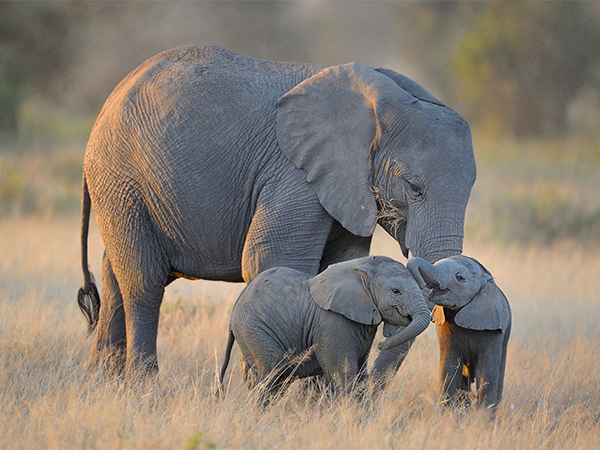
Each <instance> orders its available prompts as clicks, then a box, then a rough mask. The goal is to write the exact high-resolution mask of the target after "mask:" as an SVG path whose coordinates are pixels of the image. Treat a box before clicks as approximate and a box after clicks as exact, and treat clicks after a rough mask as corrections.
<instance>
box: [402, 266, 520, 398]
mask: <svg viewBox="0 0 600 450" xmlns="http://www.w3.org/2000/svg"><path fill="white" fill-rule="evenodd" d="M408 268H409V270H410V271H411V273H412V274H413V276H414V277H415V279H416V280H417V282H418V283H419V286H421V287H422V288H424V289H425V288H428V289H429V290H430V292H429V295H427V296H426V299H427V301H428V302H430V303H433V304H435V306H434V308H433V314H432V317H433V322H435V324H436V325H437V326H436V328H437V334H438V339H439V343H440V370H441V379H442V380H441V381H442V398H443V400H444V401H447V400H456V399H458V398H460V397H461V394H465V393H466V392H468V391H469V390H470V386H471V384H472V383H473V382H474V381H475V382H476V386H477V392H478V397H477V403H479V404H485V406H488V407H489V406H495V405H497V404H498V403H499V402H500V400H502V389H503V386H504V370H505V367H506V347H507V344H508V338H509V336H510V328H511V312H510V306H509V304H508V300H507V299H506V297H505V296H504V294H503V293H502V291H501V290H500V289H499V288H498V286H496V283H495V282H494V278H493V277H492V275H491V274H490V272H489V271H488V270H487V269H486V268H485V267H483V266H482V265H481V264H480V263H479V262H478V261H476V260H475V259H473V258H468V257H466V256H453V257H450V258H446V259H442V260H441V261H438V262H437V263H435V264H434V265H432V264H429V263H428V262H427V261H425V260H424V259H421V258H413V259H411V260H410V261H409V262H408Z"/></svg>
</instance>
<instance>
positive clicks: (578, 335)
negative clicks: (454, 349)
mask: <svg viewBox="0 0 600 450" xmlns="http://www.w3.org/2000/svg"><path fill="white" fill-rule="evenodd" d="M71 148H74V147H71ZM82 148H83V147H81V149H82ZM476 148H477V149H478V150H477V151H478V164H479V178H478V181H477V183H476V185H475V188H474V191H473V196H472V202H471V203H470V205H469V209H468V212H467V236H466V240H465V253H466V254H468V255H470V256H474V257H476V258H477V259H479V260H480V261H481V262H482V263H483V264H484V265H485V266H486V267H487V268H488V269H489V270H490V271H491V272H492V273H493V274H494V276H495V278H496V281H497V283H498V285H499V286H500V288H501V289H502V290H503V291H504V292H505V294H506V295H507V297H508V299H509V301H510V303H511V306H512V310H513V331H512V337H511V341H510V343H509V349H508V363H507V373H506V380H505V391H504V400H503V402H502V403H501V405H500V406H499V408H498V413H497V417H496V420H495V421H491V420H489V417H488V416H487V414H486V412H485V411H482V410H477V409H475V410H474V409H457V410H450V409H444V408H442V407H440V406H439V405H438V404H437V385H438V374H437V370H438V357H439V355H438V345H437V338H436V336H435V330H434V329H433V326H430V327H429V329H428V330H427V331H426V332H425V333H424V334H422V335H421V336H419V338H418V339H417V341H416V343H415V345H414V346H413V349H412V350H411V352H410V354H409V356H408V357H407V359H406V361H405V362H404V364H403V365H402V367H401V369H400V371H399V372H398V374H396V376H394V377H393V378H392V379H391V380H390V383H389V385H388V387H387V389H386V390H385V391H384V392H383V393H382V394H381V395H379V396H376V397H375V396H373V397H369V398H368V401H364V402H356V401H351V400H349V399H345V398H340V399H337V400H334V401H332V400H331V399H330V398H328V397H325V396H323V395H322V394H320V393H319V392H317V391H314V390H313V389H312V388H311V387H310V386H309V385H307V384H306V383H302V382H296V383H294V384H292V386H291V387H290V389H289V390H288V391H287V392H286V393H285V394H284V396H283V397H282V398H281V399H280V400H279V401H277V402H276V403H275V404H273V405H272V406H271V407H269V408H268V409H266V410H263V409H261V408H260V407H259V406H258V405H257V395H256V393H255V392H252V391H248V390H247V389H246V388H245V387H244V385H243V383H242V381H241V374H240V367H239V364H238V362H237V360H238V358H239V350H238V349H237V347H234V355H233V356H234V358H233V360H232V363H231V364H230V369H229V371H228V376H227V379H226V381H227V393H226V396H225V398H224V399H223V400H217V399H216V398H215V396H214V387H215V381H216V380H215V377H216V371H217V368H218V366H219V365H220V362H221V359H222V357H223V352H224V348H225V342H226V338H227V325H228V319H229V314H230V311H231V308H232V306H233V303H234V302H235V299H236V298H237V295H238V294H239V292H240V291H241V289H242V288H243V286H242V285H240V284H231V283H218V282H205V281H197V282H189V281H185V280H180V281H177V282H175V283H173V284H172V285H171V286H169V287H168V288H167V292H166V295H165V300H164V302H163V306H162V309H161V317H160V326H159V339H158V352H159V362H160V367H161V370H160V375H159V377H158V379H157V380H151V381H146V382H132V381H131V380H126V379H123V378H119V377H109V378H107V377H105V376H104V375H103V374H101V373H97V372H95V371H93V370H91V371H88V370H86V369H85V368H84V363H85V360H86V357H87V354H88V352H89V349H90V347H91V344H92V338H91V337H86V324H85V320H84V319H83V317H82V316H81V314H80V313H79V311H78V310H77V307H76V301H75V296H76V292H77V289H78V287H79V286H80V284H81V274H80V261H79V219H78V217H77V215H76V214H73V213H72V211H75V210H76V209H77V207H76V204H77V203H78V201H79V199H78V195H79V194H78V187H77V185H78V184H79V180H77V181H65V183H66V184H61V183H62V182H61V181H60V179H61V177H63V176H65V174H67V175H66V176H67V180H70V179H71V178H69V177H72V178H77V176H78V173H77V174H76V175H77V176H75V175H73V174H75V172H76V171H77V170H80V169H77V168H76V165H75V161H76V160H80V157H81V155H80V154H78V153H77V152H78V151H76V150H74V149H73V150H66V151H63V150H61V149H56V150H55V151H53V152H50V153H40V152H33V153H29V154H27V153H26V154H17V153H10V152H8V153H6V152H4V153H3V158H4V159H3V161H4V164H5V162H6V161H10V164H12V165H11V166H10V167H11V169H10V170H15V171H20V173H21V174H22V176H23V177H24V178H25V179H26V180H28V181H27V182H26V183H25V185H27V186H28V185H29V180H31V181H32V182H33V183H34V184H33V187H31V189H32V190H33V192H34V197H35V198H36V202H37V203H36V205H37V206H36V207H35V208H33V209H32V210H30V212H27V211H25V210H22V209H19V208H16V209H15V208H13V209H10V208H9V209H7V210H6V211H8V212H5V214H4V216H3V217H0V448H34V449H35V448H44V449H45V448H50V449H52V448H57V449H63V448H184V449H207V448H290V449H294V448H302V449H304V448H317V449H330V448H331V449H338V448H347V449H364V448H427V449H455V448H456V449H459V448H460V449H464V448H469V449H479V448H481V449H506V448H542V449H559V448H560V449H563V448H576V449H596V448H600V362H599V357H598V355H600V313H599V312H598V311H599V310H600V295H599V294H598V293H599V292H600V277H598V274H599V273H600V246H598V245H597V239H596V238H595V235H592V236H591V237H590V236H589V235H585V236H584V235H582V234H577V233H562V234H560V233H559V234H556V235H552V234H551V233H548V230H547V229H546V228H547V226H549V225H547V223H546V222H544V221H542V222H541V223H540V224H539V226H538V225H537V224H536V223H533V225H532V223H527V224H525V225H522V217H521V216H519V208H521V207H522V206H521V204H522V203H523V200H524V199H529V200H531V201H532V202H533V203H534V207H535V208H537V209H540V211H542V210H543V208H542V206H543V204H544V202H546V201H548V202H549V203H548V204H550V205H552V201H550V200H548V199H547V198H545V197H544V195H546V194H544V192H545V191H544V190H543V189H538V188H537V187H536V186H537V184H538V183H548V186H553V188H554V189H556V192H557V194H556V195H557V196H558V197H559V198H562V199H564V201H565V202H567V204H568V207H569V208H573V211H575V212H576V214H575V215H581V214H584V215H585V214H588V213H590V214H594V211H596V210H597V209H600V206H599V203H600V200H599V199H598V198H597V194H596V193H597V192H598V190H596V189H597V187H598V183H600V181H599V179H598V175H597V173H600V171H597V169H598V167H599V166H600V164H598V161H596V159H595V158H596V156H594V154H593V152H592V151H589V152H584V153H581V155H583V156H582V157H581V158H580V157H575V156H573V155H572V154H571V155H570V153H569V152H571V153H572V152H573V150H570V147H569V146H568V145H567V144H564V143H563V144H560V145H559V146H558V148H559V150H556V151H555V154H554V156H553V155H552V152H549V153H544V151H542V148H540V147H539V146H537V144H535V145H534V144H527V145H525V146H521V147H520V148H517V149H515V147H514V146H508V147H506V148H500V150H498V151H501V152H502V154H499V153H495V151H494V147H493V146H489V147H486V146H485V143H483V144H482V145H477V143H476ZM561 149H562V150H561ZM79 152H81V150H79ZM31 155H33V156H31ZM540 155H541V156H540ZM30 157H31V159H30ZM36 158H37V159H36ZM585 158H587V159H585ZM44 161H45V163H44ZM0 162H1V161H0ZM4 167H5V168H6V166H4ZM52 167H54V168H55V169H54V171H52V170H47V169H48V168H52ZM2 170H5V169H2ZM36 173H39V176H36ZM68 174H70V175H68ZM6 183H7V181H6V180H5V179H4V178H2V179H1V180H0V185H2V186H5V184H6ZM35 183H38V184H35ZM44 186H46V187H47V188H46V191H47V192H45V190H44ZM60 186H63V187H62V188H60V189H63V188H64V189H65V190H64V191H60V189H59V187H60ZM65 186H68V187H65ZM0 187H1V186H0ZM57 190H59V191H60V192H63V194H61V195H64V198H65V199H67V200H68V202H72V204H74V205H75V206H73V207H72V208H71V207H69V208H66V209H60V208H57V207H55V206H52V205H54V203H53V201H52V200H48V199H52V198H53V197H52V196H53V195H57V194H56V192H57ZM515 192H522V196H521V197H520V196H519V195H521V194H515ZM573 192H576V193H577V195H575V194H571V193H573ZM38 193H39V194H40V195H38ZM579 195H581V196H582V197H583V199H584V200H581V199H580V197H579ZM2 201H3V200H2V198H0V203H1V202H2ZM498 202H506V203H507V204H509V205H511V208H512V209H511V210H510V211H512V212H511V213H510V214H513V215H512V216H511V215H510V214H508V215H506V216H505V215H500V217H494V216H493V211H494V210H495V208H497V204H498ZM4 204H5V205H11V204H13V203H11V202H10V201H8V200H5V203H4ZM69 204H71V203H69ZM550 215H552V213H551V214H550ZM492 219H493V220H492ZM563 219H564V220H563ZM565 221H566V222H569V221H570V219H569V218H568V217H563V218H561V216H560V214H558V219H557V223H558V224H559V225H561V226H562V224H564V223H566V222H565ZM513 224H515V225H514V226H517V225H516V224H519V225H518V226H521V225H522V226H523V229H524V230H525V231H524V232H523V233H518V232H515V231H514V229H513V228H510V227H511V226H513ZM507 227H509V229H508V230H507V229H506V228H507ZM589 227H591V228H587V230H590V229H592V230H595V229H597V227H598V224H597V223H592V224H591V225H589ZM538 233H542V234H543V235H544V236H545V237H544V238H543V239H538V238H537V237H536V236H537V234H538ZM544 233H545V234H544ZM372 253H374V254H386V255H389V256H392V257H394V258H396V259H399V260H401V261H404V258H403V257H402V256H401V254H400V252H399V250H398V248H397V244H395V243H394V242H393V241H391V238H389V237H388V236H387V235H385V234H384V233H383V232H382V231H381V230H378V232H377V234H376V237H375V239H374V243H373V248H372ZM101 255H102V242H101V239H100V236H99V234H98V231H97V229H96V228H94V227H92V232H91V236H90V256H91V263H92V269H93V271H94V272H95V273H96V275H97V277H99V276H100V268H99V267H100V259H101ZM377 339H381V337H380V336H378V338H377ZM373 357H374V355H372V358H373Z"/></svg>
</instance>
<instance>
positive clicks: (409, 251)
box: [408, 250, 416, 261]
mask: <svg viewBox="0 0 600 450" xmlns="http://www.w3.org/2000/svg"><path fill="white" fill-rule="evenodd" d="M413 258H416V256H415V254H414V253H413V252H412V250H408V260H409V261H410V260H411V259H413Z"/></svg>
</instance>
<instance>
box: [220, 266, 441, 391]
mask: <svg viewBox="0 0 600 450" xmlns="http://www.w3.org/2000/svg"><path fill="white" fill-rule="evenodd" d="M430 320H431V315H430V312H429V308H428V307H427V305H426V304H425V300H424V298H423V294H422V293H421V289H420V288H419V286H418V285H417V283H416V282H415V280H414V278H413V277H412V275H411V274H410V272H409V271H408V270H407V269H406V268H405V267H404V266H403V265H402V264H400V263H398V262H396V261H394V260H392V259H390V258H387V257H383V256H368V257H365V258H359V259H354V260H350V261H345V262H341V263H337V264H333V265H331V266H329V267H328V268H327V269H326V270H325V271H324V272H322V273H321V274H319V275H317V276H316V277H314V278H310V277H309V276H308V275H306V274H304V273H302V272H299V271H297V270H294V269H288V268H284V267H278V268H274V269H269V270H267V271H265V272H262V273H261V274H259V275H258V276H257V277H256V278H254V280H252V282H251V283H250V284H249V285H248V286H247V287H246V289H244V291H243V292H242V294H241V295H240V297H239V299H238V301H237V302H236V304H235V306H234V308H233V312H232V313H231V321H230V324H229V341H228V343H227V350H226V352H225V359H224V362H223V366H222V368H221V373H220V382H221V384H222V383H223V377H224V375H225V371H226V370H227V365H228V363H229V358H230V355H231V348H232V346H233V343H234V341H235V340H237V342H238V344H239V346H240V349H241V351H242V355H243V359H242V361H243V363H242V370H243V373H244V380H245V381H246V384H247V385H248V387H250V388H252V387H254V386H256V385H257V384H258V383H260V382H262V381H264V380H266V384H267V386H265V389H264V391H265V393H273V391H274V390H276V389H279V388H280V387H281V386H282V383H283V382H284V381H285V380H289V379H290V378H291V379H293V378H303V377H308V376H316V375H324V377H325V380H326V383H327V384H331V383H333V384H334V386H335V388H336V392H345V391H346V390H347V389H348V388H349V387H350V386H351V384H352V383H354V382H355V381H357V377H359V381H360V379H363V378H364V376H365V375H366V362H367V358H368V355H369V350H370V348H371V344H372V343H373V339H374V337H375V333H376V331H377V325H379V323H380V322H381V321H384V322H386V323H389V324H392V325H396V326H403V328H402V330H401V331H400V332H398V333H397V334H396V335H393V336H391V337H390V338H388V339H386V340H385V341H383V342H381V343H380V345H379V348H380V349H387V348H392V347H394V346H396V345H399V344H402V343H404V342H407V341H409V340H411V339H414V338H415V337H416V336H417V335H418V334H420V333H422V332H423V331H424V330H425V329H426V328H427V326H428V325H429V322H430ZM404 327H405V328H404Z"/></svg>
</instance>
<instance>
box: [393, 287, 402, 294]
mask: <svg viewBox="0 0 600 450" xmlns="http://www.w3.org/2000/svg"><path fill="white" fill-rule="evenodd" d="M392 294H394V295H402V291H401V290H400V289H396V288H393V289H392Z"/></svg>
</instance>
